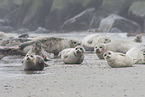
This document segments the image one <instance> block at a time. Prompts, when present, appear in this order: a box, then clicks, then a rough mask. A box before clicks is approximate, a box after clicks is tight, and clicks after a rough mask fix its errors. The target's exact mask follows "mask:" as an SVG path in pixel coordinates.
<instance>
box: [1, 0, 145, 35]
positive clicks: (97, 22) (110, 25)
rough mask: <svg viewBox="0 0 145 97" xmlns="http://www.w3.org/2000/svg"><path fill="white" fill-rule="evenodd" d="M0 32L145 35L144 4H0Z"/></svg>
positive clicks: (77, 0) (76, 0) (89, 0)
mask: <svg viewBox="0 0 145 97" xmlns="http://www.w3.org/2000/svg"><path fill="white" fill-rule="evenodd" d="M0 13H1V14H0V18H1V19H0V30H1V31H4V32H12V31H18V32H21V31H36V30H38V31H39V30H43V31H46V32H47V31H48V32H49V31H60V30H61V31H62V30H63V31H81V30H87V29H98V30H99V31H109V32H131V33H135V32H138V31H142V32H145V0H1V1H0Z"/></svg>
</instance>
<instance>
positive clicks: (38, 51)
mask: <svg viewBox="0 0 145 97" xmlns="http://www.w3.org/2000/svg"><path fill="white" fill-rule="evenodd" d="M32 53H34V54H35V55H39V56H41V57H42V58H43V59H44V61H50V59H51V58H50V55H49V53H47V52H46V51H45V50H44V49H43V48H42V45H41V43H40V42H39V41H38V42H35V43H34V44H33V47H32V48H31V49H30V50H29V52H28V53H27V55H31V54H32Z"/></svg>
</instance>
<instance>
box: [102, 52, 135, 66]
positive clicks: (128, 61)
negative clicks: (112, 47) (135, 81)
mask: <svg viewBox="0 0 145 97" xmlns="http://www.w3.org/2000/svg"><path fill="white" fill-rule="evenodd" d="M104 58H105V60H106V61H107V63H108V65H109V66H110V67H112V68H120V67H132V65H133V59H132V58H131V57H130V56H127V55H125V54H122V53H115V52H112V51H107V52H105V53H104Z"/></svg>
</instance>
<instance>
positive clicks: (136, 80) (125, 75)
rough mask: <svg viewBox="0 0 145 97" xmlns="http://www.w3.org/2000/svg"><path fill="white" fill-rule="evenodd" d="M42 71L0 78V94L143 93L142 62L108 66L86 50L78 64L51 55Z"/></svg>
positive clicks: (113, 96)
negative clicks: (47, 64)
mask: <svg viewBox="0 0 145 97" xmlns="http://www.w3.org/2000/svg"><path fill="white" fill-rule="evenodd" d="M49 64H50V65H51V66H50V67H47V68H45V69H44V72H45V74H28V73H32V72H25V73H27V74H24V75H23V76H19V77H11V78H5V79H0V97H145V77H144V76H145V65H143V64H141V65H134V67H128V68H110V67H109V66H108V65H107V63H106V61H104V60H99V59H98V58H97V56H96V55H95V54H93V53H86V54H85V60H84V62H83V63H82V64H80V65H66V64H64V63H63V62H62V61H61V60H60V59H53V60H52V61H51V62H49Z"/></svg>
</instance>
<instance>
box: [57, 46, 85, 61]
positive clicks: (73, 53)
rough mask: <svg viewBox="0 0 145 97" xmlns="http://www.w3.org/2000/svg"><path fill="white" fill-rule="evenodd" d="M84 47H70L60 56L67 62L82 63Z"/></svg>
mask: <svg viewBox="0 0 145 97" xmlns="http://www.w3.org/2000/svg"><path fill="white" fill-rule="evenodd" d="M84 52H85V50H84V48H83V46H80V45H78V46H76V47H75V48H68V49H64V50H62V51H61V52H60V53H59V55H58V56H61V59H62V60H63V62H64V63H65V64H81V63H82V62H83V60H84Z"/></svg>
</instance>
